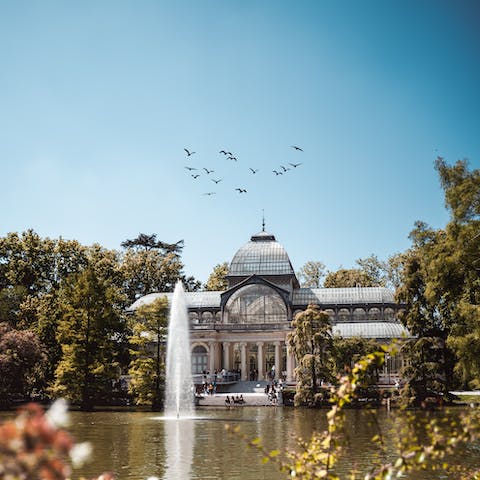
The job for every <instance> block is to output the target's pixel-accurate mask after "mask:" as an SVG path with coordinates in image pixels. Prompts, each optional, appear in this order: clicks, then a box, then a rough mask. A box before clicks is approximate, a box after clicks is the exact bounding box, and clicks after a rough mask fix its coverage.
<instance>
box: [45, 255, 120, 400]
mask: <svg viewBox="0 0 480 480" xmlns="http://www.w3.org/2000/svg"><path fill="white" fill-rule="evenodd" d="M89 256H90V258H89V264H88V266H87V267H86V268H85V269H84V270H82V271H81V272H79V273H76V274H74V275H71V276H70V277H68V279H67V280H66V281H65V282H64V284H63V285H62V288H61V291H60V294H59V311H60V319H59V321H58V330H57V341H58V342H59V344H60V345H61V349H62V356H61V360H60V362H59V363H58V366H57V368H56V372H55V374H56V375H55V384H54V387H53V393H54V394H56V395H60V396H64V397H66V398H68V399H70V400H72V401H74V402H79V403H80V405H81V407H82V408H83V409H90V408H92V407H93V406H94V404H95V401H96V400H98V399H99V398H100V397H101V396H102V394H105V393H106V392H108V391H109V389H110V387H111V383H112V381H113V380H114V379H116V378H117V377H118V373H119V365H118V362H117V357H118V350H119V349H118V344H119V339H121V338H122V336H123V335H124V328H125V324H124V320H123V318H122V306H123V298H122V296H121V293H120V290H119V287H118V282H119V279H120V275H119V272H118V261H117V256H116V253H115V252H113V251H108V250H104V249H102V248H100V247H99V246H94V247H92V249H91V251H90V254H89Z"/></svg>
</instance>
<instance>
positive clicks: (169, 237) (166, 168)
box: [0, 0, 480, 281]
mask: <svg viewBox="0 0 480 480" xmlns="http://www.w3.org/2000/svg"><path fill="white" fill-rule="evenodd" d="M479 22H480V6H479V4H478V2H475V1H471V2H467V1H455V2H452V1H439V0H434V1H433V0H432V1H403V2H398V1H395V2H394V1H388V0H378V1H366V0H362V1H357V0H352V1H346V0H345V1H337V0H331V1H320V0H316V1H302V0H299V1H281V0H276V1H253V0H251V1H249V0H242V1H228V0H223V1H209V0H203V1H201V2H199V1H175V2H173V1H169V2H166V1H159V0H152V1H147V0H143V1H138V0H135V1H122V0H112V1H101V0H92V1H82V2H70V1H48V0H41V1H40V0H39V1H28V0H25V1H15V0H11V1H8V0H5V1H2V2H1V3H0V72H1V74H0V162H1V170H0V171H1V180H2V182H1V189H0V205H1V215H0V235H2V236H3V235H5V234H6V233H7V232H11V231H23V230H26V229H28V228H33V229H35V230H36V231H37V232H38V233H39V234H40V235H42V236H49V237H54V238H55V237H58V236H63V237H64V238H74V239H78V240H79V241H80V242H82V243H84V244H92V243H94V242H99V243H100V244H102V245H104V246H106V247H109V248H120V243H121V242H122V241H123V240H125V239H127V238H134V237H136V236H137V235H138V234H139V233H140V232H142V233H156V234H157V235H158V237H159V238H160V239H162V240H164V241H168V242H175V241H177V240H179V239H184V240H185V250H184V255H183V259H184V262H185V265H186V272H187V273H188V274H191V275H194V276H196V277H197V278H199V279H200V280H202V281H205V280H206V279H207V277H208V274H209V273H210V271H211V269H212V267H213V266H214V265H215V264H217V263H220V262H222V261H230V260H231V258H232V256H233V254H234V253H235V251H236V250H237V248H239V247H240V246H241V245H242V244H244V243H245V242H246V241H248V239H249V237H250V235H252V234H253V233H256V232H257V231H259V230H260V229H261V218H262V209H265V217H266V222H267V230H268V231H270V232H272V233H274V234H275V235H276V237H277V240H279V241H280V243H282V244H283V245H284V246H285V248H286V249H287V251H288V252H289V254H290V258H291V261H292V263H293V265H294V268H296V269H299V268H300V267H301V265H303V263H305V262H306V261H307V260H322V261H323V262H324V263H326V265H327V267H328V268H330V269H336V268H338V267H339V266H344V267H351V266H353V265H354V262H355V259H357V258H359V257H365V256H368V255H370V254H371V253H375V254H377V255H378V256H379V257H381V258H386V257H387V256H389V255H391V254H393V253H395V252H398V251H402V250H404V249H406V248H407V247H408V246H409V241H408V238H407V235H408V233H409V231H410V230H411V229H412V226H413V223H414V221H415V220H417V219H422V220H424V221H426V222H427V223H429V224H431V225H432V226H434V227H441V226H443V225H444V224H445V222H446V221H447V218H448V216H447V213H446V212H445V209H444V207H443V198H442V193H441V190H440V187H439V184H438V179H437V176H436V173H435V171H434V169H433V162H434V159H435V157H436V155H437V154H441V155H442V156H444V157H445V158H446V159H447V161H448V162H450V163H453V162H454V161H455V160H457V159H459V158H468V159H469V160H470V165H471V167H472V168H479V167H480V61H479V60H480V29H479V28H478V25H479ZM293 144H295V145H300V146H301V147H302V148H303V149H304V152H296V151H294V150H293V149H292V148H290V145H293ZM184 147H186V148H188V149H191V150H194V151H196V152H197V153H196V154H195V155H192V156H191V157H190V158H189V159H186V158H185V157H186V155H185V152H184V151H183V149H184ZM221 149H227V150H230V151H231V152H233V153H234V154H236V156H237V157H238V162H233V161H229V160H226V159H225V158H224V157H222V155H220V154H219V153H218V152H219V150H221ZM296 162H303V165H301V166H299V167H298V168H296V169H294V170H292V171H289V172H287V174H285V175H282V176H275V174H273V173H272V170H273V169H277V170H278V169H279V168H280V167H279V166H280V165H284V166H288V163H296ZM185 166H192V167H195V168H198V169H201V168H203V167H207V168H209V169H214V170H215V173H214V174H211V175H210V176H207V175H206V174H205V172H203V171H201V170H200V173H202V175H201V176H200V177H199V178H198V179H196V180H194V179H193V178H192V177H190V176H189V173H188V172H187V170H186V169H185V168H184V167H185ZM249 167H253V168H255V169H259V172H258V173H257V174H255V175H253V174H252V173H251V172H250V171H249V170H248V169H249ZM210 177H214V178H216V179H220V178H222V179H223V181H222V182H220V183H219V184H218V186H216V185H215V184H214V183H213V182H212V181H211V180H210ZM236 187H242V188H246V189H247V190H248V192H247V194H239V193H237V192H235V191H234V189H235V188H236ZM212 191H215V192H217V193H216V195H212V196H205V195H202V194H203V193H206V192H212Z"/></svg>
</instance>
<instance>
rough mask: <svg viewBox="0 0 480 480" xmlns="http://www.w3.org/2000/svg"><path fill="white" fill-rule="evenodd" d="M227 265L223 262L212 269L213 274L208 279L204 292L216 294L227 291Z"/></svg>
mask: <svg viewBox="0 0 480 480" xmlns="http://www.w3.org/2000/svg"><path fill="white" fill-rule="evenodd" d="M227 274H228V263H227V262H223V263H220V264H218V265H215V267H213V272H212V273H211V274H210V276H209V277H208V280H207V283H206V284H205V290H208V291H212V292H218V291H223V290H226V289H227V286H228V284H227Z"/></svg>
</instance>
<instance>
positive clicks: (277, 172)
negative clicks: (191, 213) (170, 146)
mask: <svg viewBox="0 0 480 480" xmlns="http://www.w3.org/2000/svg"><path fill="white" fill-rule="evenodd" d="M290 147H291V148H293V149H294V150H295V151H297V152H303V149H302V148H300V147H298V146H297V145H290ZM184 150H185V153H186V154H187V158H188V157H191V156H192V155H194V154H195V153H197V152H193V151H190V150H189V149H188V148H184ZM219 153H220V154H222V155H224V157H225V159H226V160H230V161H232V162H238V158H237V157H236V156H235V155H234V154H233V153H232V152H228V151H226V150H220V152H219ZM302 164H303V162H300V163H288V165H290V167H285V166H284V165H280V168H278V169H277V170H272V173H274V174H275V176H278V175H284V174H286V173H287V172H288V171H290V170H292V169H295V168H298V167H299V166H300V165H302ZM185 168H186V169H187V170H188V172H189V174H190V176H191V177H192V178H193V179H194V180H196V179H197V178H199V177H200V176H201V174H200V173H197V172H200V171H201V170H203V171H204V172H205V174H206V175H210V174H212V173H215V170H210V169H208V168H206V167H203V168H201V169H199V168H195V167H191V166H187V165H186V166H185ZM249 170H250V172H251V173H252V175H256V174H257V173H258V172H259V169H255V168H252V167H249ZM210 180H211V181H212V182H213V183H215V185H218V184H219V183H220V182H222V181H223V178H218V179H215V178H210ZM235 191H236V192H238V193H239V194H244V193H247V189H246V188H242V187H237V188H235ZM216 193H217V192H206V193H203V194H202V195H207V196H210V195H215V194H216Z"/></svg>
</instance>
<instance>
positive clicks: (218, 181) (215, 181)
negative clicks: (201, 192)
mask: <svg viewBox="0 0 480 480" xmlns="http://www.w3.org/2000/svg"><path fill="white" fill-rule="evenodd" d="M210 180H211V181H212V182H214V183H216V184H217V185H218V184H219V183H220V182H221V181H222V180H223V178H219V179H218V180H215V179H214V178H211V179H210Z"/></svg>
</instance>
